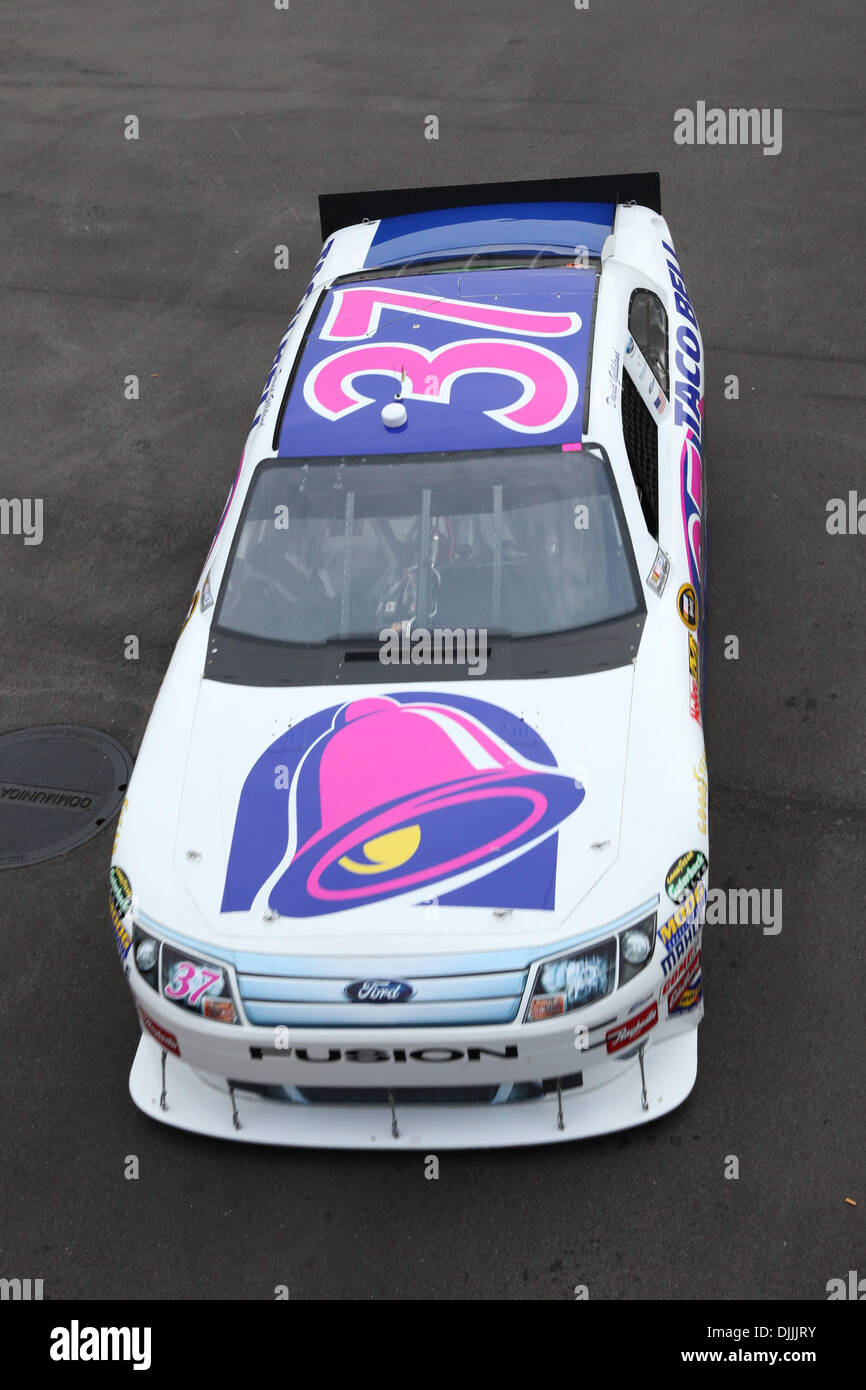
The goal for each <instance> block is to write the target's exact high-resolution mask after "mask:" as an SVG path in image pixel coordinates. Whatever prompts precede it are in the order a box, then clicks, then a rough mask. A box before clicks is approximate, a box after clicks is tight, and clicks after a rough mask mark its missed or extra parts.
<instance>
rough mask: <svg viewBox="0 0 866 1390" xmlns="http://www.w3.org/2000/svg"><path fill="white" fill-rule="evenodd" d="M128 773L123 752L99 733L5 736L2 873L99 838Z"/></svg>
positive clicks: (69, 727) (64, 727)
mask: <svg viewBox="0 0 866 1390" xmlns="http://www.w3.org/2000/svg"><path fill="white" fill-rule="evenodd" d="M131 771H132V758H131V757H130V756H129V754H128V753H127V751H126V749H125V748H123V747H121V745H120V744H119V743H118V742H117V741H116V740H115V739H113V738H111V737H110V736H109V735H108V734H103V733H100V732H99V730H98V729H79V728H76V727H75V725H73V724H44V725H43V726H42V727H41V728H38V729H16V730H15V731H14V732H13V733H11V734H0V869H15V868H18V867H20V866H21V865H22V864H40V863H41V862H42V860H43V859H54V858H55V856H57V855H58V854H66V853H68V851H69V850H71V849H76V848H77V846H78V845H83V844H84V842H85V840H90V839H92V838H93V836H94V835H98V834H99V832H100V830H101V829H102V827H103V826H104V825H105V823H106V822H107V821H109V820H111V818H112V816H113V815H114V814H115V812H116V811H117V809H118V807H119V806H120V803H121V802H122V801H123V796H124V793H125V791H126V785H127V783H128V781H129V774H130V772H131Z"/></svg>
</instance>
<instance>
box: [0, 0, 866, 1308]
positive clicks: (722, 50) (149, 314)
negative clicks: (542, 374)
mask: <svg viewBox="0 0 866 1390" xmlns="http://www.w3.org/2000/svg"><path fill="white" fill-rule="evenodd" d="M864 28H866V25H864V19H863V9H862V6H860V5H858V4H857V3H855V0H831V3H825V4H822V5H817V4H814V3H813V0H793V3H789V4H787V5H785V6H777V7H773V8H772V9H771V10H766V11H763V10H756V8H755V6H754V5H752V4H750V3H747V0H731V2H730V3H727V4H725V5H718V4H715V3H708V2H707V0H697V2H696V0H688V3H687V0H667V3H665V4H663V5H661V6H655V7H648V6H646V5H644V4H641V3H638V0H591V4H590V8H589V9H588V10H586V11H576V10H575V9H574V7H573V5H572V4H571V0H556V3H553V0H541V2H540V3H538V4H534V5H530V4H526V3H517V0H496V3H493V0H476V3H474V4H473V5H466V4H459V3H456V0H439V2H438V3H436V4H433V5H419V6H415V5H410V4H406V3H402V4H400V3H386V2H385V0H370V2H369V3H358V0H353V2H352V3H349V0H320V2H319V3H315V4H314V3H312V0H292V3H291V8H290V9H289V10H288V11H287V12H280V11H276V10H275V9H274V7H273V5H272V3H270V0H259V2H258V3H253V2H252V0H208V2H207V3H205V0H187V2H186V3H185V4H184V5H182V6H178V5H177V4H176V3H174V0H171V2H170V0H152V3H150V4H149V5H147V6H143V5H127V4H122V3H119V2H118V3H98V0H79V3H77V4H76V5H74V6H59V5H56V4H48V3H45V0H34V2H33V3H30V4H27V5H26V6H25V5H24V4H23V3H19V4H18V5H16V6H14V7H12V6H6V7H5V9H4V11H3V13H2V16H0V63H2V69H0V70H2V91H0V118H2V124H0V128H2V132H3V133H2V168H0V200H2V201H0V214H2V215H0V247H2V261H0V265H2V268H0V322H2V330H0V362H2V382H3V406H2V412H0V442H2V448H0V496H5V497H33V496H39V497H42V498H43V499H44V508H45V533H44V540H43V543H42V545H40V546H30V547H25V546H24V545H23V541H22V539H21V538H20V537H13V536H0V633H2V648H0V729H14V728H18V727H21V726H24V725H30V724H40V723H80V724H89V725H95V726H97V727H101V728H104V729H106V730H108V731H109V732H111V733H112V734H114V735H115V736H116V737H117V738H119V739H120V740H121V741H122V742H123V743H124V744H125V745H126V746H127V747H129V748H130V749H131V751H132V752H133V753H136V752H137V751H138V746H139V743H140V739H141V736H142V733H143V731H144V727H145V724H146V721H147V717H148V714H149V711H150V708H151V705H152V702H153V699H154V697H155V695H156V692H157V689H158V687H159V683H160V680H161V678H162V675H163V672H164V670H165V667H166V665H167V663H168V660H169V657H170V654H171V648H172V644H173V641H174V637H175V634H176V632H177V629H178V626H179V624H180V621H181V620H182V617H183V615H184V613H185V611H186V608H187V605H188V603H189V598H190V595H191V593H192V589H193V587H194V584H195V581H196V578H197V576H198V572H199V568H200V565H201V563H202V560H203V557H204V555H205V553H206V551H207V548H208V545H209V542H210V538H211V535H212V533H213V529H214V524H215V522H216V519H217V517H218V516H219V514H220V511H221V509H222V505H223V501H224V499H225V494H226V491H227V489H228V486H229V484H230V482H231V479H232V477H233V476H234V472H235V468H236V464H237V458H238V456H239V453H240V449H241V447H242V444H243V441H244V438H245V435H246V431H247V429H248V426H249V422H250V420H251V419H252V415H253V407H254V405H255V402H256V400H257V399H258V396H259V392H260V390H261V386H262V383H263V381H264V378H265V376H266V374H267V372H268V369H269V366H270V362H271V359H272V356H273V353H274V350H275V348H276V345H277V343H278V341H279V339H280V337H281V336H282V334H283V332H284V329H285V325H286V324H287V322H288V320H289V318H290V317H291V314H292V312H293V311H294V306H295V304H296V303H297V300H298V298H299V296H300V294H301V292H302V291H303V289H304V287H305V285H306V283H307V280H308V278H309V273H310V271H311V269H312V266H313V265H314V263H315V261H316V259H317V256H318V252H319V249H320V244H321V241H320V236H319V232H318V216H317V205H316V195H317V194H318V193H319V192H334V191H342V190H347V189H352V188H375V187H385V188H389V187H395V186H401V185H402V186H412V185H420V184H435V183H460V182H478V181H488V180H497V179H510V178H511V179H520V178H532V177H544V176H551V177H556V176H562V175H566V174H584V173H602V172H621V171H626V170H631V169H659V170H660V172H661V176H662V197H663V206H664V210H665V213H666V215H667V217H668V220H669V222H670V225H671V228H672V231H673V234H674V237H675V239H676V244H677V250H678V253H679V256H680V260H681V263H682V265H683V268H684V270H685V273H686V276H687V280H688V286H689V291H690V294H691V297H692V300H693V302H694V304H695V307H696V310H697V313H698V316H699V318H700V321H701V326H702V329H703V334H704V341H705V344H706V347H707V358H708V372H709V376H708V390H707V419H708V440H709V470H710V471H709V477H710V495H711V499H712V501H711V609H710V611H711V618H710V655H709V670H708V701H709V706H708V718H707V737H708V749H709V766H710V778H711V822H712V825H711V837H712V849H713V866H712V867H713V882H714V884H716V885H719V886H723V887H724V886H734V887H740V886H743V887H765V888H781V889H782V890H783V894H784V919H783V930H782V932H781V934H780V935H778V936H764V935H762V933H761V930H760V928H759V927H748V926H742V927H728V928H717V929H716V930H715V931H713V929H712V928H709V927H708V928H707V929H706V932H705V938H704V940H705V950H704V961H705V965H704V979H705V991H706V1008H707V1012H706V1019H705V1021H704V1023H703V1025H702V1028H701V1034H700V1069H699V1074H698V1082H697V1086H696V1089H695V1091H694V1093H693V1095H692V1097H691V1098H690V1100H689V1101H688V1102H687V1103H686V1104H685V1105H684V1106H683V1107H682V1108H681V1109H679V1110H678V1111H676V1112H674V1113H673V1114H672V1115H671V1116H669V1117H667V1118H665V1119H663V1120H661V1121H658V1122H656V1123H655V1124H652V1125H650V1126H648V1127H646V1128H645V1129H642V1130H637V1131H634V1132H631V1133H629V1134H625V1135H619V1136H613V1137H610V1138H606V1139H600V1140H595V1141H591V1142H585V1143H582V1144H577V1145H564V1146H553V1147H551V1148H546V1149H544V1148H543V1149H537V1150H515V1151H511V1152H505V1153H496V1154H487V1153H470V1154H452V1155H448V1154H446V1155H444V1156H443V1158H442V1163H441V1175H440V1178H439V1180H438V1181H426V1180H425V1178H424V1163H423V1156H422V1155H420V1154H419V1155H400V1156H385V1155H379V1154H373V1155H371V1154H366V1153H365V1154H360V1155H355V1154H327V1153H310V1152H303V1151H289V1150H287V1151H281V1150H279V1151H278V1150H257V1149H254V1148H250V1147H247V1146H243V1145H237V1146H233V1145H230V1144H225V1143H221V1142H218V1141H205V1140H201V1139H198V1138H195V1137H193V1136H190V1135H184V1134H181V1133H178V1132H175V1131H173V1130H170V1129H167V1128H163V1127H162V1126H157V1125H154V1124H152V1123H151V1122H149V1121H148V1120H146V1119H145V1118H144V1117H143V1116H142V1115H141V1114H139V1112H138V1111H137V1110H136V1109H135V1108H134V1106H133V1105H132V1103H131V1101H130V1100H129V1098H128V1095H127V1076H128V1071H129V1066H130V1063H131V1060H132V1056H133V1053H134V1049H135V1045H136V1038H137V1026H136V1022H135V1018H134V1015H133V1011H132V1008H131V1005H130V1001H129V999H128V995H127V990H126V987H125V984H124V982H123V979H122V976H121V974H120V971H119V969H118V964H117V957H116V954H115V950H114V944H113V937H112V930H111V925H110V922H109V919H108V914H107V906H106V904H107V869H108V860H109V855H110V850H111V833H112V832H111V830H110V829H108V830H106V831H105V832H104V833H103V834H102V835H100V836H99V837H98V838H97V839H95V840H93V841H91V843H90V844H88V845H86V846H84V847H83V848H81V849H80V850H78V851H76V852H74V853H73V854H71V855H69V856H67V857H65V858H62V859H59V860H55V861H53V862H51V863H47V864H44V865H41V866H38V867H35V868H32V869H22V870H11V871H6V872H4V873H2V874H0V933H2V935H0V942H2V947H0V949H2V957H0V959H2V967H3V969H2V1002H3V1007H2V1018H0V1032H2V1066H0V1096H2V1123H0V1155H2V1169H0V1173H2V1191H3V1199H2V1200H3V1216H2V1226H0V1274H2V1275H4V1276H6V1277H11V1276H19V1277H24V1276H30V1277H39V1278H42V1279H44V1281H45V1295H46V1297H84V1298H97V1297H108V1298H120V1297H132V1298H172V1299H200V1298H211V1297H214V1298H230V1297H242V1298H250V1299H259V1298H272V1297H273V1290H274V1287H275V1285H277V1284H285V1285H287V1286H288V1287H289V1290H290V1293H291V1297H292V1298H300V1299H311V1298H336V1299H352V1298H353V1299H369V1298H377V1299H381V1298H394V1299H404V1298H409V1299H414V1298H438V1299H454V1298H472V1299H477V1298H483V1299H489V1298H503V1299H513V1298H533V1299H568V1298H571V1297H573V1289H574V1286H575V1285H576V1284H586V1285H587V1286H588V1288H589V1294H590V1298H591V1299H617V1298H629V1297H631V1298H642V1299H658V1300H680V1299H693V1298H698V1297H709V1298H714V1299H730V1298H736V1297H746V1298H752V1299H782V1298H785V1299H787V1298H791V1299H804V1300H806V1299H824V1298H825V1297H826V1293H825V1286H826V1283H827V1281H828V1280H829V1279H831V1278H833V1277H835V1276H843V1277H846V1276H847V1272H848V1270H850V1269H859V1270H860V1271H861V1273H862V1272H866V1241H864V1237H863V1221H864V1218H866V1186H864V1166H863V1155H864V1151H866V1149H864V1138H866V1135H864V1087H863V1058H864V1042H866V1036H864V1035H866V1027H864V1009H863V959H864V952H863V927H862V913H863V908H862V888H861V884H860V873H861V866H862V864H863V860H864V804H866V760H864V735H863V727H864V725H863V686H864V677H866V661H864V651H863V647H862V646H861V645H860V643H861V642H862V640H863V627H862V614H863V612H864V607H866V604H864V600H866V593H864V580H863V574H864V569H863V555H864V547H866V538H863V537H859V536H830V535H828V534H827V531H826V526H825V517H826V504H827V501H828V499H829V498H831V497H837V496H843V497H844V496H847V493H848V491H849V489H852V488H857V487H858V486H859V487H860V488H861V489H863V490H864V492H866V484H864V483H863V482H862V477H863V468H862V439H863V435H864V409H863V394H864V392H863V363H864V326H863V313H862V309H861V296H862V260H863V250H864V241H863V233H862V216H863V178H862V173H861V170H862V167H863V161H862V150H863V136H864V123H863V107H864V102H863V78H862V63H861V51H862V46H863V37H864ZM699 100H703V101H706V102H707V104H708V105H709V106H713V105H720V106H723V107H728V106H758V107H769V108H776V107H780V108H782V111H783V148H782V151H781V153H780V154H779V155H777V156H775V157H772V156H764V155H763V154H762V152H761V150H760V148H756V147H706V146H704V147H698V146H695V147H688V146H678V145H676V144H675V142H674V138H673V132H674V111H675V110H676V109H677V108H678V107H682V106H690V107H691V108H692V109H694V107H695V104H696V102H697V101H699ZM130 114H134V115H137V116H138V118H139V121H140V127H141V129H140V139H139V140H138V141H127V140H125V139H124V138H123V123H124V118H125V117H126V116H127V115H130ZM430 114H435V115H437V116H438V118H439V123H440V129H439V139H438V140H436V141H432V140H426V139H425V138H424V125H425V117H426V116H428V115H430ZM280 243H285V244H287V245H288V247H289V251H290V269H289V270H286V271H276V270H275V269H274V265H273V261H274V247H275V246H276V245H277V244H280ZM130 373H135V374H137V375H138V376H139V378H140V381H141V399H140V400H139V401H137V402H128V401H126V400H124V394H123V386H124V378H125V377H126V376H127V375H128V374H130ZM729 373H735V374H736V375H737V376H738V377H739V383H740V394H739V399H738V400H726V399H725V398H724V393H723V382H724V378H725V376H726V375H728V374H729ZM131 633H135V634H137V635H138V637H139V639H140V644H141V658H140V660H139V661H137V662H134V661H126V660H124V656H123V650H124V638H125V636H126V635H127V634H131ZM728 634H736V635H737V636H738V637H739V640H740V658H739V660H738V661H728V660H725V659H724V655H723V652H724V639H725V636H726V635H728ZM648 809H649V808H648ZM129 1154H136V1155H137V1156H138V1157H139V1160H140V1165H141V1176H140V1178H139V1179H138V1181H134V1182H130V1181H125V1180H124V1176H123V1169H124V1160H125V1156H126V1155H129ZM729 1154H736V1155H737V1156H738V1158H739V1161H740V1178H739V1180H738V1181H725V1180H724V1177H723V1170H724V1161H725V1156H726V1155H729ZM846 1197H851V1198H854V1199H855V1200H856V1201H857V1202H858V1206H857V1207H852V1206H849V1205H846V1203H845V1198H846Z"/></svg>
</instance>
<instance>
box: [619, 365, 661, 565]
mask: <svg viewBox="0 0 866 1390" xmlns="http://www.w3.org/2000/svg"><path fill="white" fill-rule="evenodd" d="M622 432H623V437H624V439H625V449H626V453H627V454H628V461H629V464H630V465H631V471H632V477H633V478H634V481H635V486H636V487H637V490H638V492H639V494H640V505H641V510H642V512H643V515H644V521H645V522H646V524H647V530H648V531H649V533H650V535H651V536H652V537H653V539H654V540H658V538H659V440H658V427H657V426H656V423H655V420H654V419H653V417H652V415H651V414H650V409H649V406H648V405H646V403H645V402H644V401H643V399H642V398H641V397H640V396H639V395H638V392H637V387H636V386H635V384H634V382H633V381H632V379H631V377H630V376H629V374H628V372H623V376H622Z"/></svg>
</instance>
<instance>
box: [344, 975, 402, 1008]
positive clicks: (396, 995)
mask: <svg viewBox="0 0 866 1390" xmlns="http://www.w3.org/2000/svg"><path fill="white" fill-rule="evenodd" d="M343 993H344V994H345V995H346V996H347V998H349V999H351V1000H353V1001H354V1003H356V1004H402V1003H404V1001H405V1000H407V999H411V998H412V996H413V995H414V993H415V990H414V989H413V987H412V986H411V985H409V984H407V983H406V981H405V980H354V981H353V982H352V984H350V985H346V988H345V989H344V990H343Z"/></svg>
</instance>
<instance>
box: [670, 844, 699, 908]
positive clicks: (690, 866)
mask: <svg viewBox="0 0 866 1390" xmlns="http://www.w3.org/2000/svg"><path fill="white" fill-rule="evenodd" d="M706 871H707V857H706V855H705V854H704V853H703V851H702V850H699V849H687V850H686V852H685V854H681V855H680V857H679V859H677V860H675V861H674V863H673V864H671V866H670V868H669V869H668V871H667V875H666V877H665V891H666V893H667V895H668V897H669V898H671V899H672V900H673V901H674V902H675V903H682V902H685V900H686V898H687V897H688V895H689V889H690V888H691V886H692V884H693V883H694V882H695V880H696V879H699V878H703V876H704V874H705V873H706Z"/></svg>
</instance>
